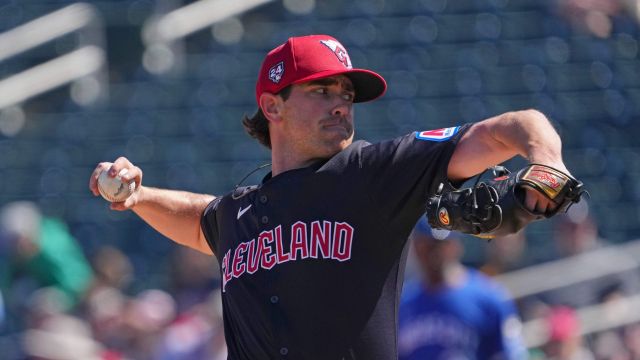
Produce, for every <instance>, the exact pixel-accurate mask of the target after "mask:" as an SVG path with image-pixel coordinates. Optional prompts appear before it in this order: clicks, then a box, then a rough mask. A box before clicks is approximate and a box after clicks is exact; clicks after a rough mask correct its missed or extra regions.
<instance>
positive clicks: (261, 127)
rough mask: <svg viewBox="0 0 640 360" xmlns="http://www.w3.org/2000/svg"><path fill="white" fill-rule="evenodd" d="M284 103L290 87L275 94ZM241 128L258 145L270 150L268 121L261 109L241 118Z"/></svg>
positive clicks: (289, 92) (289, 93)
mask: <svg viewBox="0 0 640 360" xmlns="http://www.w3.org/2000/svg"><path fill="white" fill-rule="evenodd" d="M277 95H279V96H280V97H281V98H282V99H283V100H284V101H287V99H288V98H289V95H291V85H289V86H287V87H285V88H284V89H282V90H280V92H279V93H278V94H277ZM242 126H244V130H245V131H246V132H247V134H249V136H251V137H252V138H254V139H257V140H258V142H260V144H262V145H264V146H266V147H268V148H269V149H271V138H270V137H269V120H268V119H267V118H266V117H265V116H264V113H263V112H262V109H261V108H260V106H258V111H256V113H255V114H253V116H251V117H249V116H247V115H246V114H245V115H244V116H243V117H242Z"/></svg>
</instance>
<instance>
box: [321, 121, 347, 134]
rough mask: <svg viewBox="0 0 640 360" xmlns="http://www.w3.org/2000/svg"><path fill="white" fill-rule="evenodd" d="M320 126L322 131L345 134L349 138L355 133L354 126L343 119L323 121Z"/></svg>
mask: <svg viewBox="0 0 640 360" xmlns="http://www.w3.org/2000/svg"><path fill="white" fill-rule="evenodd" d="M320 125H321V127H322V129H325V130H329V131H338V132H344V133H345V134H346V135H348V136H350V135H351V134H352V133H353V126H352V125H351V124H350V123H349V122H348V121H347V120H346V119H343V118H335V119H328V120H325V121H323V122H322V123H321V124H320Z"/></svg>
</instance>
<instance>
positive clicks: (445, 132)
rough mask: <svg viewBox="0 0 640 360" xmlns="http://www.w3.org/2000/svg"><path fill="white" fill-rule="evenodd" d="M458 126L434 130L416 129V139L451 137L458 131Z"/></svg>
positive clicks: (443, 138)
mask: <svg viewBox="0 0 640 360" xmlns="http://www.w3.org/2000/svg"><path fill="white" fill-rule="evenodd" d="M459 129H460V126H454V127H448V128H442V129H436V130H427V131H418V132H416V139H420V140H427V141H445V140H449V139H451V137H452V136H453V135H455V134H457V133H458V130H459Z"/></svg>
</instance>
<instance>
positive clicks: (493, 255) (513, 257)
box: [480, 229, 527, 276]
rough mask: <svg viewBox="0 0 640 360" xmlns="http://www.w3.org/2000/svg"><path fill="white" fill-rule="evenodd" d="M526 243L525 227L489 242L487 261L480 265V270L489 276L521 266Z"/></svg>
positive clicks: (487, 244)
mask: <svg viewBox="0 0 640 360" xmlns="http://www.w3.org/2000/svg"><path fill="white" fill-rule="evenodd" d="M526 243H527V239H526V236H525V231H524V229H523V230H520V231H519V232H517V233H515V234H510V235H507V236H503V237H499V238H495V239H493V240H492V241H491V242H487V243H486V246H485V249H486V261H485V263H484V264H483V265H482V266H481V267H480V271H482V272H483V273H485V274H487V275H489V276H495V275H498V274H502V273H504V272H507V271H511V270H515V269H517V268H519V267H521V266H522V255H523V253H524V249H525V247H526Z"/></svg>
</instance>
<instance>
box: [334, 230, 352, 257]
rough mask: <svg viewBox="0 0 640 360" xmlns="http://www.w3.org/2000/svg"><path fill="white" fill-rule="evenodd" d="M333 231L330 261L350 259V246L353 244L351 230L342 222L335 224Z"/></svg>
mask: <svg viewBox="0 0 640 360" xmlns="http://www.w3.org/2000/svg"><path fill="white" fill-rule="evenodd" d="M335 224H336V225H335V227H334V230H333V255H332V256H331V258H332V259H336V260H338V261H346V260H349V259H350V258H351V244H352V243H353V228H352V227H351V225H349V224H347V223H344V222H337V223H335Z"/></svg>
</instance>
